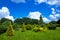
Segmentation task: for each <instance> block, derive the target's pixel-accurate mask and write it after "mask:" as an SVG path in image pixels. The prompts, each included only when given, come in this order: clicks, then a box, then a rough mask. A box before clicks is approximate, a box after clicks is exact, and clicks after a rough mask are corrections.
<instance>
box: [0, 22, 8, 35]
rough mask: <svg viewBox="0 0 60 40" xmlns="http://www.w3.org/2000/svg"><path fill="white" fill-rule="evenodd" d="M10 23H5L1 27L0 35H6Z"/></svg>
mask: <svg viewBox="0 0 60 40" xmlns="http://www.w3.org/2000/svg"><path fill="white" fill-rule="evenodd" d="M8 24H9V21H5V22H4V23H3V24H2V25H1V26H0V34H1V33H5V32H6V30H7V28H8Z"/></svg>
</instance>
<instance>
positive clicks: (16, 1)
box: [11, 0, 25, 3]
mask: <svg viewBox="0 0 60 40" xmlns="http://www.w3.org/2000/svg"><path fill="white" fill-rule="evenodd" d="M11 1H12V2H15V3H25V0H11Z"/></svg>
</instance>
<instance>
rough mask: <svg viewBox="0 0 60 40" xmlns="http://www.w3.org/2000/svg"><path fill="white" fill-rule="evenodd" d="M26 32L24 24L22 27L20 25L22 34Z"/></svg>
mask: <svg viewBox="0 0 60 40" xmlns="http://www.w3.org/2000/svg"><path fill="white" fill-rule="evenodd" d="M25 31H26V26H25V24H24V23H23V25H22V32H25Z"/></svg>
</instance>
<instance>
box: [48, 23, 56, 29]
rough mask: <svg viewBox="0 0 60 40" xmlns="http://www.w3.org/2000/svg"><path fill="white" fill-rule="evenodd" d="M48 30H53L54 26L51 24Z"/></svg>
mask: <svg viewBox="0 0 60 40" xmlns="http://www.w3.org/2000/svg"><path fill="white" fill-rule="evenodd" d="M48 29H49V30H55V29H56V25H54V24H52V25H50V26H48Z"/></svg>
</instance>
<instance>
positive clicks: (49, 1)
mask: <svg viewBox="0 0 60 40" xmlns="http://www.w3.org/2000/svg"><path fill="white" fill-rule="evenodd" d="M35 2H37V3H38V4H40V3H47V4H49V5H60V4H59V3H60V0H35Z"/></svg>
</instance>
